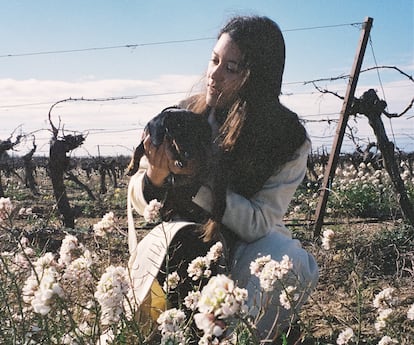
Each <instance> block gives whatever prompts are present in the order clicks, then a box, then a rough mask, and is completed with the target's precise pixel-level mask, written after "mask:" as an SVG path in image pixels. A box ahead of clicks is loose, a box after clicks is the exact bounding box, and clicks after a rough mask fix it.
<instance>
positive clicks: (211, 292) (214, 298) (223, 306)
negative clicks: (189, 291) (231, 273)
mask: <svg viewBox="0 0 414 345" xmlns="http://www.w3.org/2000/svg"><path fill="white" fill-rule="evenodd" d="M246 299H247V290H245V289H241V288H239V287H236V286H235V285H234V282H233V280H231V279H230V278H228V277H227V276H225V275H223V274H219V275H217V276H214V277H212V278H211V279H210V280H209V282H208V283H207V285H206V286H204V287H203V289H202V290H201V297H200V300H199V301H198V304H197V307H198V310H199V311H200V312H201V313H203V314H212V315H213V316H214V317H219V318H221V319H225V318H228V317H230V316H232V315H234V314H236V313H238V312H240V311H241V310H242V306H243V305H244V303H245V301H246Z"/></svg>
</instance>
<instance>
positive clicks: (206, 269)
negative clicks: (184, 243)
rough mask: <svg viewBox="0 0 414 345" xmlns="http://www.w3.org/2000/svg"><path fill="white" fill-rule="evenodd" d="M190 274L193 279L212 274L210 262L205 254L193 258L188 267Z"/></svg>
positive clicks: (207, 276)
mask: <svg viewBox="0 0 414 345" xmlns="http://www.w3.org/2000/svg"><path fill="white" fill-rule="evenodd" d="M187 272H188V276H189V277H190V278H191V277H192V279H193V280H198V279H200V278H202V277H204V278H209V277H210V275H211V271H210V262H209V260H208V259H207V258H206V257H205V256H199V257H196V258H195V259H193V260H192V261H191V262H190V264H189V265H188V268H187Z"/></svg>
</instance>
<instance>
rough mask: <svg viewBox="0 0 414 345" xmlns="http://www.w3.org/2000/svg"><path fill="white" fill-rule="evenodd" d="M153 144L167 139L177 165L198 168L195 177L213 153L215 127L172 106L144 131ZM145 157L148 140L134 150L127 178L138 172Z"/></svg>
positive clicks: (157, 144) (147, 125) (196, 115)
mask: <svg viewBox="0 0 414 345" xmlns="http://www.w3.org/2000/svg"><path fill="white" fill-rule="evenodd" d="M144 133H145V134H149V136H150V140H151V144H152V145H153V146H155V147H159V146H160V145H161V144H162V143H163V142H164V141H165V140H166V141H168V142H169V144H170V146H171V149H172V153H173V157H174V159H175V162H174V164H175V166H176V167H178V168H185V167H187V166H190V167H192V166H194V167H195V170H196V171H194V175H196V174H197V173H198V172H199V170H200V168H201V167H202V166H203V165H204V163H206V162H207V161H208V159H209V152H210V150H211V127H210V125H209V123H208V121H207V118H206V117H204V116H202V115H199V114H196V113H193V112H191V111H189V110H185V109H181V108H178V107H168V108H165V109H164V110H162V111H161V113H159V114H158V115H156V116H155V117H154V118H153V119H151V120H150V121H149V122H148V123H147V124H146V126H145V128H144ZM144 154H145V149H144V139H142V140H141V142H140V144H139V145H138V146H137V148H136V149H135V151H134V154H133V156H132V159H131V162H130V163H129V165H128V168H127V173H126V174H127V175H128V176H132V175H133V174H135V173H136V172H137V171H138V168H139V162H140V160H141V158H142V156H144Z"/></svg>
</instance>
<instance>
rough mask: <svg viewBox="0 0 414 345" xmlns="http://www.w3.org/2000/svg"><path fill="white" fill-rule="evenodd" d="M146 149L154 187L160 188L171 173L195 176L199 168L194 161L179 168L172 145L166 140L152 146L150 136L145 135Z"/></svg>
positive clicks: (148, 171)
mask: <svg viewBox="0 0 414 345" xmlns="http://www.w3.org/2000/svg"><path fill="white" fill-rule="evenodd" d="M144 135H145V139H144V149H145V155H146V156H147V159H148V162H149V167H148V170H147V177H148V178H149V179H150V181H151V183H152V184H153V185H154V186H157V187H160V186H162V185H163V184H164V181H165V179H166V178H167V177H168V175H169V174H170V173H173V174H176V175H194V173H195V171H196V169H197V167H196V164H195V163H194V162H193V161H188V162H187V164H186V166H185V167H180V166H177V164H176V162H177V161H176V158H175V156H174V153H173V149H172V146H171V143H170V142H169V141H168V140H164V141H163V143H162V144H161V145H160V146H159V147H156V146H154V145H152V143H151V138H150V136H149V134H144Z"/></svg>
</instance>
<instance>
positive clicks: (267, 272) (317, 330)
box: [0, 164, 414, 345]
mask: <svg viewBox="0 0 414 345" xmlns="http://www.w3.org/2000/svg"><path fill="white" fill-rule="evenodd" d="M410 169H411V170H412V168H410V165H409V164H405V165H403V166H402V167H401V176H402V178H403V181H404V184H405V186H406V188H407V190H408V193H409V195H410V198H411V200H413V197H414V188H413V185H414V183H413V182H414V181H413V173H412V171H410ZM318 173H319V174H320V175H321V174H322V170H319V171H318ZM337 173H338V174H337V175H336V177H335V179H334V182H333V184H332V186H331V187H332V193H331V194H330V199H329V202H328V209H327V213H328V216H330V217H331V219H333V220H334V221H335V220H340V221H343V220H344V219H346V217H348V216H353V215H367V216H387V215H392V216H393V217H395V219H398V217H399V213H398V205H397V200H395V197H394V193H393V191H392V188H391V185H390V180H389V178H388V177H387V174H386V173H385V172H384V171H383V170H378V171H377V170H375V169H374V168H373V167H372V166H365V167H364V166H360V167H356V168H353V167H352V166H351V165H349V166H347V165H345V166H344V167H343V168H341V169H338V172H337ZM3 181H4V180H3ZM320 183H321V178H319V179H317V180H309V181H307V182H306V183H305V184H304V185H303V186H302V188H300V189H299V190H298V193H297V194H296V197H295V200H294V202H293V204H292V208H291V211H292V214H291V216H292V219H294V218H295V216H296V215H302V214H306V215H309V216H310V215H312V213H313V211H314V210H315V207H316V203H317V198H318V190H319V187H320ZM364 185H366V186H365V187H364ZM10 186H11V187H10ZM23 188H24V187H23V186H22V185H21V184H20V185H19V184H18V183H17V184H13V183H8V182H6V190H5V191H6V194H7V195H10V198H0V230H1V232H0V236H1V238H2V242H1V244H2V251H1V254H0V282H1V283H0V329H1V332H0V343H4V344H100V345H103V344H111V343H112V344H148V345H150V344H164V343H165V344H180V343H183V344H184V343H185V342H186V341H189V339H190V338H191V339H193V340H194V342H195V343H199V344H203V343H204V344H207V343H210V344H258V343H260V342H262V343H265V341H264V340H263V339H257V337H255V335H256V333H255V327H254V324H255V322H256V321H257V320H255V318H252V317H251V313H250V310H249V309H248V308H247V307H246V303H245V302H244V301H245V300H246V297H248V296H245V294H244V290H243V289H240V288H239V287H238V286H237V284H235V283H234V282H233V281H232V280H231V279H230V278H231V277H227V276H216V277H211V265H212V263H214V262H215V261H216V260H218V257H219V255H220V250H221V249H220V244H219V243H218V244H217V246H216V247H215V248H214V249H213V248H212V249H211V250H210V252H209V254H207V255H206V257H200V258H197V260H195V261H194V262H193V263H192V265H191V267H189V271H188V272H187V274H188V277H179V276H178V275H177V274H176V273H175V272H171V273H170V274H169V275H168V277H167V279H166V281H165V283H164V284H163V288H164V291H165V293H166V296H167V298H168V294H169V293H170V291H173V290H174V289H176V287H177V285H178V284H180V282H182V280H183V279H185V278H187V279H188V278H189V279H190V280H192V281H193V282H194V286H195V287H196V286H197V284H198V282H199V280H200V279H205V280H206V281H208V283H207V284H206V286H205V289H204V288H203V289H196V288H195V289H194V290H193V291H191V292H190V293H189V294H188V296H185V298H184V299H183V304H182V305H180V307H179V308H175V309H170V310H167V311H165V314H162V315H163V317H161V316H160V317H159V318H158V319H156V320H150V321H149V322H148V323H145V324H144V322H142V320H141V321H137V318H136V313H137V306H136V304H135V301H134V296H133V293H132V292H131V289H130V286H129V279H128V272H127V271H126V269H125V268H124V267H125V266H126V265H125V261H126V260H127V257H126V253H127V248H126V241H125V238H124V237H122V236H123V235H122V231H121V229H122V226H119V224H118V222H119V221H122V219H119V218H117V217H116V216H115V214H114V213H113V212H111V211H108V210H109V209H111V207H108V205H112V204H111V203H110V202H112V201H114V202H115V199H116V198H110V197H105V200H104V201H105V203H106V204H105V207H101V208H99V209H98V208H93V207H91V211H90V214H92V215H96V214H98V213H99V214H101V215H102V210H105V211H104V212H106V213H105V214H104V216H103V218H102V220H100V221H99V222H97V223H96V224H95V226H93V227H91V228H90V229H89V228H88V229H87V230H85V228H82V227H81V225H80V226H79V228H77V229H76V230H74V231H73V232H72V231H71V233H70V234H68V233H65V232H64V229H60V228H57V230H56V231H55V232H54V233H53V236H54V237H52V236H50V237H48V238H47V239H46V240H47V241H51V242H52V241H56V239H58V240H59V242H58V243H60V241H61V245H60V246H56V247H55V248H52V249H50V248H49V247H48V246H43V245H44V242H40V243H41V245H40V246H38V242H36V239H37V238H36V237H34V236H33V234H35V231H36V230H40V229H41V226H43V225H47V227H49V228H52V226H53V222H54V221H56V218H53V217H54V216H53V215H54V213H53V212H52V211H53V207H50V213H49V212H48V215H47V217H48V218H46V217H45V218H41V216H42V215H41V213H39V210H38V206H37V205H34V204H33V205H30V204H29V203H30V202H31V200H33V199H30V198H29V197H28V195H27V193H26V194H25V193H23V192H22V189H23ZM39 190H40V192H41V193H42V195H41V196H40V199H36V200H41V202H43V203H45V202H50V201H53V200H54V198H53V196H51V195H48V194H47V188H44V187H40V188H39ZM116 193H118V194H119V191H117V192H116ZM120 194H122V195H124V194H125V193H120ZM16 200H21V201H22V202H16ZM86 200H87V196H83V199H82V201H84V202H85V206H84V207H85V208H84V209H83V210H84V211H85V209H86V207H87V205H90V201H88V202H89V204H86V202H87V201H86ZM39 202H40V201H39ZM118 204H121V202H118ZM113 205H115V204H113ZM372 205H374V206H372ZM21 206H24V207H21ZM115 206H116V205H115ZM153 206H154V212H153V213H152V216H154V217H155V218H154V217H153V218H154V221H155V222H157V212H158V210H159V207H162V205H160V204H158V205H157V204H155V203H154V204H153ZM88 207H89V206H88ZM117 207H118V206H117ZM157 207H158V210H157V209H156V208H157ZM119 209H120V210H122V212H123V210H124V209H125V205H124V204H122V205H121V206H119ZM87 214H89V213H87ZM38 215H39V218H38V219H35V217H37V216H38ZM149 218H151V217H149ZM149 218H148V219H147V220H149ZM16 219H17V220H18V221H19V226H17V227H16V226H15V225H14V224H15V222H14V221H13V220H16ZM25 224H26V225H25ZM28 225H30V229H32V230H33V231H32V232H30V233H29V235H31V236H28V237H25V235H28V233H27V232H26V229H29V227H28ZM33 225H34V226H33ZM382 226H383V228H381V227H382ZM378 227H379V228H380V230H379V231H378V232H377V233H375V234H370V233H369V232H368V231H365V230H366V229H365V228H364V227H362V226H361V227H358V228H356V227H355V226H354V225H353V224H352V223H351V224H346V225H344V226H341V225H339V224H331V225H329V229H325V231H326V232H325V231H323V236H322V237H321V238H320V239H318V241H317V242H316V243H314V242H313V241H304V242H303V243H304V245H307V246H308V248H310V250H312V251H313V252H314V253H315V254H314V255H315V256H316V257H317V260H318V263H319V264H320V265H321V274H322V279H321V281H320V284H321V285H320V287H319V290H318V291H316V294H315V298H314V299H312V298H311V299H310V302H309V304H307V305H306V306H305V308H303V309H305V310H304V311H303V312H301V314H299V315H297V316H298V320H299V321H298V322H299V325H300V327H301V329H302V330H303V333H302V337H303V338H305V339H306V340H309V341H311V342H313V343H315V344H316V343H319V344H335V343H336V344H339V343H343V344H345V343H347V344H362V343H364V344H369V345H370V344H375V345H376V344H379V345H385V344H404V345H409V344H413V343H414V304H413V303H414V295H413V294H412V291H413V289H412V287H413V284H412V277H413V274H414V273H413V262H414V261H413V260H414V259H413V258H414V256H413V252H412V248H413V246H412V244H413V242H412V235H410V234H412V230H410V228H409V227H406V226H405V225H403V224H402V223H392V225H389V226H388V225H387V224H384V225H381V224H380V225H379V226H378ZM389 228H391V229H392V231H389V230H388V229H389ZM360 229H362V231H361V230H360ZM384 229H387V230H384ZM66 230H67V229H66ZM305 230H306V229H304V228H303V227H302V229H299V230H298V231H297V232H295V236H298V237H300V236H301V233H300V231H305ZM362 236H366V237H364V241H361V238H362ZM304 237H305V239H306V238H308V237H309V230H306V235H305V236H304ZM365 238H366V239H365ZM56 242H57V241H56ZM47 243H49V242H47ZM50 247H53V246H50ZM267 264H268V266H267V267H266V265H267ZM281 266H282V267H283V266H287V268H289V259H282V260H281V262H277V263H275V262H273V261H272V258H269V257H261V258H259V259H258V260H256V262H254V263H252V264H251V269H252V274H257V275H258V279H259V282H261V283H263V285H262V286H258V289H262V290H261V291H262V293H263V295H265V294H266V293H271V291H268V290H271V287H272V282H274V281H275V279H276V280H277V279H279V277H280V278H281V279H282V280H283V279H284V277H285V276H283V275H280V267H281ZM265 267H266V268H265ZM384 268H385V269H384ZM278 274H279V276H278ZM190 275H191V276H190ZM410 279H411V280H410ZM410 281H411V282H410ZM207 286H208V288H207ZM121 296H122V297H121ZM298 298H299V296H298V289H297V287H296V286H295V284H293V283H292V282H289V284H286V286H284V289H282V290H281V293H280V295H278V296H276V300H277V301H278V303H279V304H280V306H281V308H283V309H286V310H294V309H295V308H294V307H295V302H296V301H297V299H298ZM326 300H330V301H329V303H327V302H326ZM315 310H316V311H317V312H315ZM196 315H197V316H196Z"/></svg>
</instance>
